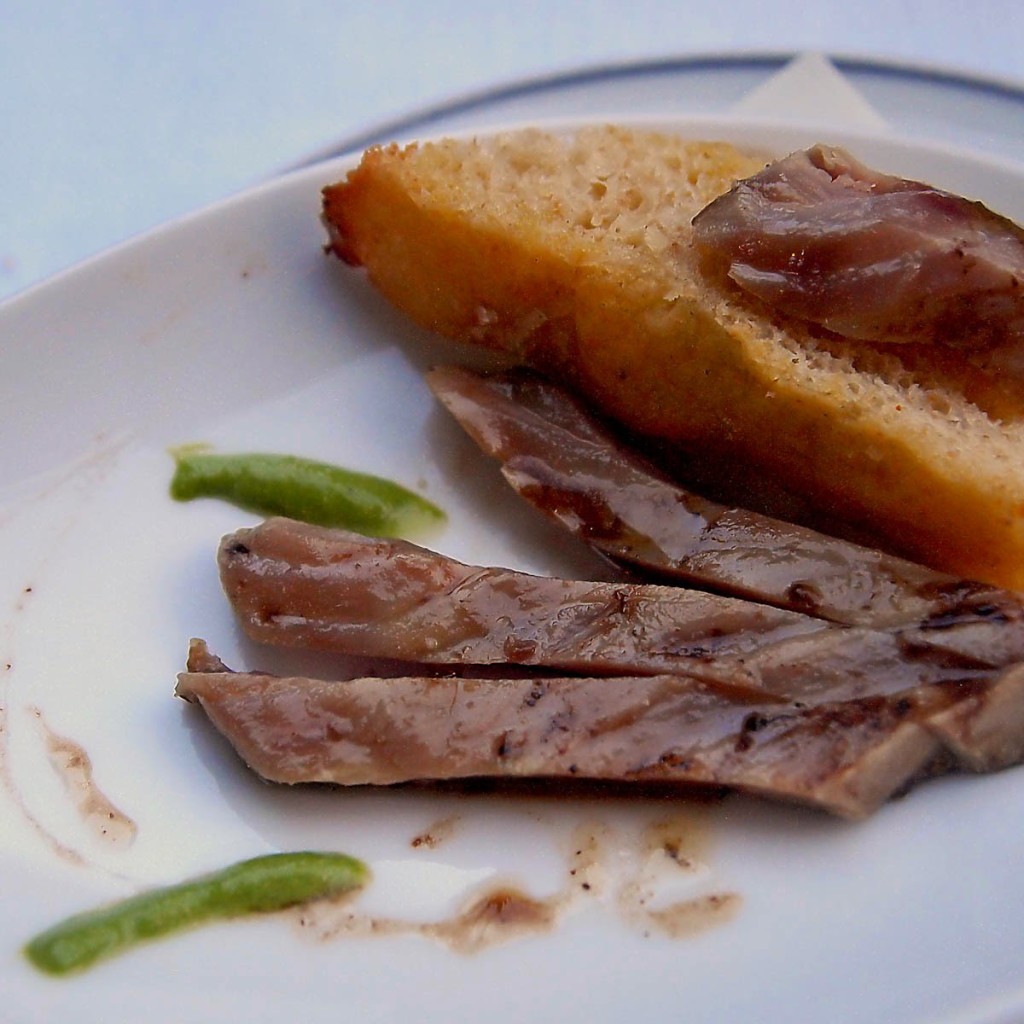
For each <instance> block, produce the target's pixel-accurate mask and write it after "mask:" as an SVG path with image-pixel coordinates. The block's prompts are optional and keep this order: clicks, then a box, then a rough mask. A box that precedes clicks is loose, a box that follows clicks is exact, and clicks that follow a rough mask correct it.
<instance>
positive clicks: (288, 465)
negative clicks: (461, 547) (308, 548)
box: [171, 445, 445, 537]
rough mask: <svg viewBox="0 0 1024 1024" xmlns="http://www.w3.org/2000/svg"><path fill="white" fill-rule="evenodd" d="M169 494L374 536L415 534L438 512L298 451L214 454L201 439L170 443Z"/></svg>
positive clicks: (440, 518) (438, 517) (410, 495)
mask: <svg viewBox="0 0 1024 1024" xmlns="http://www.w3.org/2000/svg"><path fill="white" fill-rule="evenodd" d="M171 454H172V455H173V456H174V458H175V461H176V462H177V468H176V469H175V473H174V477H173V479H172V480H171V497H172V498H175V499H176V500H178V501H190V500H192V499H193V498H221V499H223V500H225V501H229V502H231V503H232V504H234V505H237V506H238V507H239V508H243V509H245V510H246V511H247V512H255V513H257V514H258V515H262V516H287V517H288V518H289V519H298V520H300V521H302V522H304V523H314V524H316V525H317V526H330V527H343V528H345V529H349V530H355V531H357V532H359V533H367V534H372V535H374V536H378V537H399V536H406V535H408V534H415V533H419V532H421V531H424V530H426V529H427V528H429V527H431V526H435V525H439V524H440V523H442V522H444V519H445V515H444V513H443V512H442V511H441V510H440V509H439V508H438V507H437V506H436V505H433V504H432V503H431V502H429V501H427V500H426V499H425V498H421V497H420V496H419V495H418V494H415V493H414V492H412V491H410V490H407V489H406V488H404V487H402V486H401V485H400V484H396V483H394V482H393V481H391V480H385V479H383V478H381V477H379V476H372V475H371V474H369V473H357V472H355V471H353V470H349V469H342V468H341V467H340V466H332V465H330V464H329V463H326V462H316V461H314V460H312V459H303V458H300V457H299V456H297V455H271V454H262V453H256V454H245V455H216V454H213V453H211V452H209V451H207V450H204V449H203V448H202V447H201V446H197V445H189V446H186V447H182V448H177V449H174V450H172V452H171Z"/></svg>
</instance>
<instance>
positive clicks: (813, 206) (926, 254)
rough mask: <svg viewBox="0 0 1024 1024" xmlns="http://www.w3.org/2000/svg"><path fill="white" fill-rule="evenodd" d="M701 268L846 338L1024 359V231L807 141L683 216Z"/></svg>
mask: <svg viewBox="0 0 1024 1024" xmlns="http://www.w3.org/2000/svg"><path fill="white" fill-rule="evenodd" d="M693 244H694V247H695V248H696V249H697V251H698V253H700V255H701V258H702V260H703V262H704V264H705V266H706V267H707V268H708V270H709V272H711V273H715V274H719V275H722V276H724V277H728V278H729V279H730V280H731V281H733V282H734V283H735V284H737V285H739V287H740V288H742V289H743V290H744V291H746V292H749V293H750V294H751V295H754V296H756V297H757V298H758V299H760V300H762V301H763V302H766V303H767V304H768V305H769V306H771V307H773V308H774V309H778V310H781V311H782V312H784V313H786V314H787V315H789V316H793V317H796V318H798V319H801V320H806V321H809V322H811V323H814V324H818V325H820V326H822V327H825V328H827V329H828V330H829V331H832V332H834V333H835V334H838V335H841V336H842V337H845V338H853V339H858V340H863V341H878V342H882V343H887V344H892V343H901V344H906V343H915V344H919V345H920V344H924V345H929V344H936V343H938V344H945V345H949V346H951V347H953V348H957V349H960V350H962V351H964V352H968V353H971V354H972V356H974V357H975V358H976V359H979V360H980V361H981V362H982V363H984V362H990V363H992V364H993V365H994V366H996V367H997V368H999V369H1001V370H1003V371H1011V372H1014V373H1016V374H1017V375H1019V374H1020V373H1021V372H1024V231H1022V230H1021V228H1019V227H1018V226H1017V225H1015V224H1014V223H1013V222H1012V221H1010V220H1008V219H1007V218H1005V217H1001V216H999V215H998V214H996V213H993V212H992V211H991V210H989V209H987V208H986V207H985V206H983V205H982V204H981V203H978V202H972V201H970V200H968V199H965V198H963V197H962V196H957V195H953V194H952V193H950V192H945V191H943V190H942V189H938V188H935V187H933V186H931V185H927V184H924V183H922V182H919V181H911V180H908V179H905V178H900V177H896V176H894V175H891V174H883V173H881V172H879V171H875V170H873V169H871V168H869V167H866V166H865V165H864V164H862V163H861V162H860V161H858V160H855V159H854V158H853V157H852V156H851V155H850V154H849V153H847V152H846V151H845V150H842V149H838V148H835V147H831V146H823V145H817V146H813V147H811V148H810V149H808V150H804V151H801V152H797V153H793V154H791V155H789V156H788V157H786V158H785V159H782V160H777V161H775V162H774V163H771V164H769V165H768V166H767V167H766V168H765V169H764V170H763V171H761V172H760V173H758V174H755V175H753V176H751V177H749V178H746V179H744V180H742V181H740V182H738V183H737V184H736V185H735V186H734V187H733V188H732V189H731V190H730V191H729V192H727V193H726V194H725V195H723V196H720V197H719V198H717V199H715V200H714V201H713V202H711V203H710V204H709V205H708V206H707V207H705V209H703V210H702V211H701V212H700V213H698V214H697V216H696V217H695V218H694V220H693Z"/></svg>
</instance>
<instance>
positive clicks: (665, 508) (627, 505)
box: [427, 366, 1024, 657]
mask: <svg viewBox="0 0 1024 1024" xmlns="http://www.w3.org/2000/svg"><path fill="white" fill-rule="evenodd" d="M427 381H428V383H429V384H430V387H431V389H432V390H433V391H434V393H435V394H436V395H437V397H438V399H439V400H440V401H441V402H442V403H443V404H444V406H445V407H446V408H447V409H448V411H449V412H450V413H451V414H452V415H453V416H454V417H455V419H456V420H457V421H458V422H459V423H460V424H461V425H462V427H463V428H464V429H465V430H466V432H467V433H468V434H469V436H470V437H471V438H472V439H473V440H474V441H475V442H476V443H477V444H478V445H479V446H480V448H481V449H482V450H483V451H484V452H486V453H487V454H488V455H490V456H492V457H493V458H495V459H497V460H498V461H499V462H500V463H501V471H502V473H503V475H504V476H505V479H506V480H507V481H508V482H509V484H510V485H511V486H512V487H513V489H514V490H515V491H516V492H517V493H518V494H520V495H521V496H522V497H523V498H525V499H526V500H527V501H528V502H530V503H531V504H532V505H534V506H535V507H536V508H537V509H539V510H540V511H541V512H542V513H544V514H545V515H546V516H548V517H549V518H550V519H552V520H554V521H555V522H557V523H559V524H560V525H561V526H563V527H565V528H566V529H568V530H569V531H570V532H571V533H573V534H575V535H576V536H577V537H579V538H580V539H581V540H583V541H585V542H586V543H588V544H590V545H591V546H592V547H594V548H596V549H597V550H598V551H600V552H601V553H603V554H605V555H607V556H609V557H610V558H612V559H615V560H616V561H619V562H622V563H625V564H628V565H630V566H633V567H636V568H639V569H642V570H647V571H649V572H654V573H657V574H659V575H660V576H663V577H671V578H674V579H677V580H679V581H681V582H684V583H689V584H696V585H698V586H701V587H706V588H709V589H711V590H715V591H718V592H720V593H725V594H732V595H735V596H737V597H746V598H750V599H752V600H754V601H759V602H762V603H764V604H770V605H775V606H776V607H780V608H788V609H791V610H794V611H800V612H804V613H806V614H808V615H813V616H817V617H820V618H824V619H829V620H830V621H833V622H839V623H844V624H847V625H857V626H870V627H873V628H879V627H891V626H896V625H905V626H917V625H919V624H921V623H923V622H926V621H931V622H932V623H937V622H939V621H943V622H948V623H952V622H953V621H954V620H956V621H957V622H958V623H965V622H967V621H969V620H971V619H975V620H977V621H985V622H987V623H989V624H990V626H989V628H988V632H989V634H992V633H993V632H994V629H993V627H992V626H991V624H992V623H995V624H996V625H998V624H999V623H1001V622H1007V621H1012V622H1013V623H1016V624H1017V625H1016V626H1015V627H1014V628H1015V630H1016V632H1018V633H1019V632H1020V631H1021V628H1020V622H1021V619H1022V618H1024V610H1022V602H1021V599H1020V595H1018V594H1014V593H1011V592H1009V591H1006V590H1000V589H999V588H996V587H991V586H988V585H987V584H982V583H977V582H973V581H970V580H962V579H959V578H958V577H956V576H951V575H949V574H947V573H941V572H937V571H936V570H934V569H929V568H926V567H925V566H922V565H917V564H916V563H914V562H909V561H906V560H905V559H901V558H897V557H895V556H893V555H889V554H886V553H884V552H881V551H877V550H875V549H873V548H868V547H863V546H861V545H858V544H853V543H851V542H849V541H846V540H840V539H838V538H835V537H829V536H826V535H825V534H822V533H818V532H816V531H814V530H811V529H808V528H806V527H803V526H797V525H794V524H792V523H787V522H782V521H781V520H778V519H774V518H771V517H769V516H765V515H761V514H759V513H757V512H752V511H748V510H746V509H742V508H736V507H729V506H726V505H721V504H718V503H716V502H713V501H708V500H707V499H705V498H703V497H700V496H699V495H696V494H694V493H692V492H691V491H689V490H687V489H685V488H683V487H681V486H679V485H678V483H676V482H674V481H672V480H671V479H669V478H668V477H667V476H666V475H665V474H664V473H663V472H661V471H660V470H659V469H658V468H656V467H655V466H654V465H652V464H651V463H650V462H649V461H647V460H646V459H644V458H642V457H641V456H639V455H638V454H637V453H636V452H635V451H634V450H633V449H631V448H630V447H629V446H627V445H626V444H624V443H623V441H622V440H621V439H620V438H619V437H618V436H617V435H616V433H615V432H614V431H613V430H612V429H611V428H609V427H608V426H607V425H606V424H605V423H603V422H602V421H601V420H600V419H599V418H598V417H596V416H595V415H594V414H593V413H592V412H591V411H590V410H589V409H588V408H587V407H586V406H585V405H584V404H583V403H582V402H581V400H580V399H579V398H577V397H576V396H574V395H573V394H572V393H571V392H569V391H568V390H566V389H565V388H562V387H560V386H558V385H557V384H554V383H552V382H551V381H549V380H546V379H545V378H543V377H541V376H539V375H537V374H534V373H531V372H529V371H512V372H506V373H500V374H490V375H488V374H481V373H477V372H474V371H472V370H468V369H463V368H461V367H455V366H444V367H438V368H436V369H434V370H432V371H431V372H430V373H429V374H428V376H427ZM986 640H987V642H989V643H991V642H992V640H993V637H992V636H991V635H989V636H988V637H987V638H986ZM1020 650H1021V656H1022V657H1024V647H1022V648H1021V649H1020Z"/></svg>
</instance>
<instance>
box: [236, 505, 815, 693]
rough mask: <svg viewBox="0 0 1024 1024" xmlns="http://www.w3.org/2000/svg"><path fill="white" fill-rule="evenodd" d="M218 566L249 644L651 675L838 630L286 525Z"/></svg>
mask: <svg viewBox="0 0 1024 1024" xmlns="http://www.w3.org/2000/svg"><path fill="white" fill-rule="evenodd" d="M219 562H220V573H221V582H222V583H223V586H224V590H225V592H226V593H227V595H228V598H229V600H230V601H231V604H232V606H233V607H234V610H235V612H236V614H237V615H238V617H239V619H240V620H241V623H242V626H243V628H244V629H245V631H246V632H247V633H248V635H249V636H250V637H252V639H254V640H258V641H261V642H264V643H273V644H279V645H284V646H292V647H309V648H317V649H321V650H330V651H336V652H339V653H343V654H350V655H360V656H366V657H371V658H373V657H379V658H393V659H399V660H403V661H411V662H418V663H440V664H448V663H458V664H470V665H472V664H475V665H495V664H511V665H523V666H543V667H545V668H551V669H556V670H561V671H566V672H577V671H585V672H590V673H593V674H597V675H607V674H611V673H619V674H621V673H629V674H631V675H632V674H651V673H658V672H671V671H675V670H676V669H677V668H678V667H679V666H681V665H687V664H690V663H693V664H697V663H701V662H705V661H707V660H708V659H709V658H711V657H724V656H727V655H737V654H747V653H750V652H753V651H755V650H757V649H758V648H760V647H763V646H765V645H771V644H773V643H776V642H778V641H780V640H784V639H786V638H789V637H793V636H799V635H804V634H808V633H818V632H822V631H824V630H826V629H828V626H827V625H826V624H825V623H822V622H819V621H817V620H814V619H810V618H808V617H806V616H803V615H798V614H795V613H792V612H787V611H781V610H779V609H776V608H770V607H767V606H762V605H757V604H754V603H753V602H749V601H737V600H734V599H731V598H726V597H719V596H716V595H710V594H705V593H701V592H698V591H684V590H681V589H680V588H678V587H665V586H654V585H645V584H626V583H603V582H585V581H579V580H563V579H552V578H549V577H540V576H531V575H528V574H526V573H519V572H513V571H511V570H508V569H497V568H479V567H476V566H469V565H464V564H462V563H461V562H457V561H455V560H454V559H450V558H446V557H444V556H443V555H439V554H436V553H434V552H432V551H428V550H426V549H424V548H421V547H417V546H416V545H414V544H410V543H407V542H405V541H396V540H379V539H371V538H368V537H363V536H361V535H359V534H354V533H348V532H346V531H343V530H330V529H325V528H323V527H316V526H309V525H307V524H304V523H297V522H294V521H292V520H289V519H270V520H267V521H266V522H264V523H262V524H261V525H259V526H257V527H254V528H252V529H245V530H239V531H237V532H236V533H234V534H231V535H230V536H228V537H225V538H224V540H223V541H222V542H221V545H220V552H219Z"/></svg>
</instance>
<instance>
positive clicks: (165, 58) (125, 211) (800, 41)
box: [0, 0, 1024, 341]
mask: <svg viewBox="0 0 1024 1024" xmlns="http://www.w3.org/2000/svg"><path fill="white" fill-rule="evenodd" d="M1022 44H1024V3H1021V2H1020V0H975V2H974V3H970V4H968V3H964V2H963V0H860V2H858V3H850V2H846V0H840V2H835V0H817V2H809V0H772V2H771V3H765V2H764V0H713V2H703V0H700V2H690V3H668V2H664V0H629V2H628V3H625V2H614V0H594V2H590V3H582V2H571V0H528V2H526V0H524V2H519V3H497V2H489V0H477V2H473V3H471V2H466V0H432V2H431V3H415V2H405V0H383V2H371V3H366V2H365V0H364V2H359V3H355V2H333V3H331V2H328V0H298V2H293V3H287V4H286V3H280V2H278V3H273V2H270V0H264V2H250V3H242V2H240V0H227V2H223V3H220V2H217V3H211V2H209V0H179V2H177V3H173V4H172V3H169V2H165V3H158V2H156V0H109V2H103V0H87V2H84V3H78V4H73V3H70V2H59V0H49V2H47V0H0V299H2V298H4V297H7V296H10V295H12V294H14V293H15V292H18V291H21V290H22V289H24V288H26V287H28V286H30V285H32V284H34V283H36V282H38V281H40V280H43V279H45V278H47V277H49V276H50V275H52V274H54V273H55V272H57V271H58V270H60V269H62V268H64V267H67V266H69V265H72V264H74V263H76V262H78V261H79V260H81V259H83V258H85V257H87V256H90V255H93V254H95V253H97V252H100V251H102V250H104V249H105V248H107V247H108V246H110V245H112V244H114V243H117V242H119V241H122V240H124V239H126V238H129V237H132V236H133V235H136V234H138V233H140V232H143V231H145V230H146V229H148V228H151V227H153V226H155V225H158V224H160V223H162V222H165V221H167V220H170V219H172V218H175V217H177V216H180V215H182V214H184V213H187V212H189V211H191V210H193V209H196V208H199V207H202V206H205V205H207V204H209V203H211V202H213V201H215V200H217V199H219V198H222V197H224V196H227V195H230V194H232V193H235V192H237V191H239V190H241V189H243V188H245V187H246V186H247V185H249V184H250V183H253V182H255V181H258V180H260V179H263V178H265V177H267V176H269V175H272V174H274V173H275V172H276V171H278V170H279V169H281V168H282V167H285V166H287V165H289V164H292V163H294V162H295V161H297V160H299V159H301V158H302V157H303V156H305V155H307V154H310V153H313V152H317V151H320V150H322V149H324V148H325V147H329V146H330V145H331V144H332V143H333V142H334V141H335V140H338V139H343V138H346V137H351V136H353V135H354V134H356V133H358V132H360V131H361V130H363V129H365V128H367V127H368V126H373V125H375V124H380V123H382V122H385V121H388V120H390V119H393V118H395V117H398V116H400V115H404V114H408V113H410V112H413V111H416V110H417V109H419V108H422V107H424V106H431V105H436V104H439V103H443V102H445V101H447V100H449V99H451V98H453V97H457V96H460V95H465V94H466V93H469V92H474V91H477V90H480V89H484V88H487V87H491V86H495V85H501V84H508V83H513V82H516V81H519V80H523V79H528V78H531V77H533V76H537V75H549V74H552V73H557V72H561V71H566V70H573V69H585V68H590V67H594V66H599V65H602V64H607V63H609V62H611V63H621V62H634V61H644V60H650V59H659V58H674V57H685V56H689V55H699V54H719V53H728V52H733V51H737V50H739V51H744V52H749V51H768V52H793V51H806V50H813V51H821V52H826V53H832V54H850V55H858V56H867V57H878V58H883V59H885V60H897V61H907V62H910V63H912V64H915V65H922V64H923V65H926V66H935V65H937V66H941V67H946V68H949V69H951V70H954V71H958V72H966V73H969V74H974V75H983V76H992V77H995V78H999V79H1008V80H1010V81H1011V82H1016V81H1017V80H1018V79H1024V58H1022V56H1021V54H1022V52H1024V45H1022ZM1022 128H1024V126H1022ZM0 341H2V339H0Z"/></svg>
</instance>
